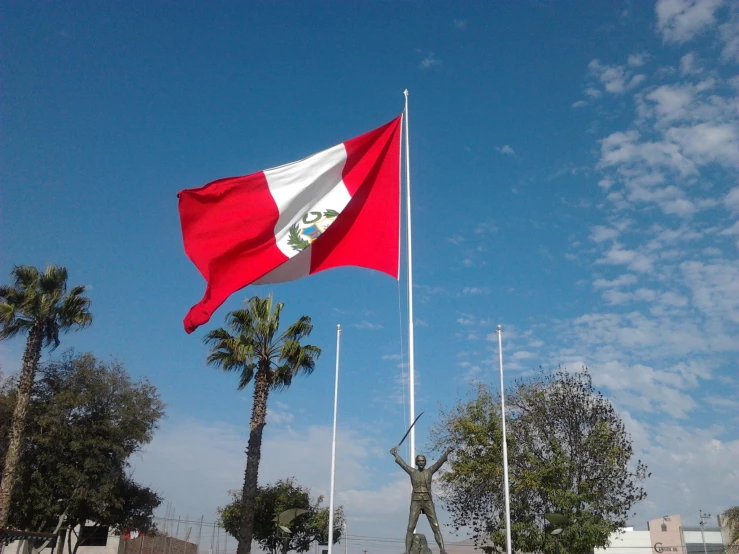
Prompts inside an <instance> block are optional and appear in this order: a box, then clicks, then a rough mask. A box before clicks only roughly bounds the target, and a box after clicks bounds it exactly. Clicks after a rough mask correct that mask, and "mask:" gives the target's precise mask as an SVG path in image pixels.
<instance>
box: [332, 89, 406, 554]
mask: <svg viewBox="0 0 739 554" xmlns="http://www.w3.org/2000/svg"><path fill="white" fill-rule="evenodd" d="M403 94H404V95H405V110H404V112H403V121H404V123H405V192H406V197H405V211H406V216H405V227H406V244H407V245H408V381H409V384H408V395H409V396H410V419H409V421H414V420H415V419H416V360H415V349H414V342H413V248H412V243H411V148H410V140H409V135H408V89H405V90H404V91H403ZM410 439H411V440H410V458H409V462H410V464H411V466H413V464H414V463H415V459H416V427H415V425H414V426H413V428H411V437H410ZM329 554H330V553H329Z"/></svg>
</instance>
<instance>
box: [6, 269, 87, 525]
mask: <svg viewBox="0 0 739 554" xmlns="http://www.w3.org/2000/svg"><path fill="white" fill-rule="evenodd" d="M10 275H11V277H12V278H13V284H12V285H10V286H8V285H0V340H3V339H8V338H12V337H14V336H16V335H20V334H27V339H26V348H25V350H24V351H23V364H22V367H21V374H20V378H19V380H18V393H17V394H18V396H17V400H16V404H15V409H14V410H13V419H12V424H11V427H10V440H9V441H8V450H7V453H6V456H5V469H4V471H3V475H2V482H1V483H0V528H4V527H6V525H7V522H8V510H9V507H10V498H11V494H12V492H13V485H14V484H15V480H16V476H17V470H18V460H19V458H20V450H21V442H22V441H23V433H24V430H25V423H26V412H27V411H28V402H29V400H30V398H31V392H32V389H33V381H34V377H35V375H36V369H37V368H38V363H39V359H40V358H41V349H42V347H44V346H51V347H52V349H54V348H56V347H57V346H59V333H61V332H63V333H66V332H69V331H72V330H77V329H83V328H85V327H87V326H89V325H90V324H91V323H92V314H91V313H90V299H89V298H87V297H86V296H84V293H85V287H84V286H78V287H74V288H72V289H71V290H70V291H69V292H67V270H66V268H64V267H58V266H55V265H51V266H48V267H47V268H46V270H45V271H44V272H43V273H42V272H40V271H39V270H38V269H36V268H35V267H33V266H29V265H22V266H15V267H14V268H13V271H11V273H10Z"/></svg>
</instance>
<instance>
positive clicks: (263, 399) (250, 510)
mask: <svg viewBox="0 0 739 554" xmlns="http://www.w3.org/2000/svg"><path fill="white" fill-rule="evenodd" d="M268 396H269V368H262V367H260V368H259V370H258V371H257V374H256V376H255V377H254V404H253V406H252V412H251V432H250V433H249V445H248V447H247V449H246V470H245V471H244V488H243V489H242V491H241V498H242V507H241V525H240V526H239V546H238V548H237V549H236V554H250V552H251V541H252V538H253V536H254V512H255V511H256V510H255V508H256V501H257V479H258V477H259V460H260V459H261V457H262V433H263V432H264V425H265V423H266V416H267V397H268Z"/></svg>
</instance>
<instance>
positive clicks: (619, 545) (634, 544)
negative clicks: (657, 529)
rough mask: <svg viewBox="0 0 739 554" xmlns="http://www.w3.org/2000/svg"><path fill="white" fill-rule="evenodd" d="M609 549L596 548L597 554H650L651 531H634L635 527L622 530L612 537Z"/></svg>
mask: <svg viewBox="0 0 739 554" xmlns="http://www.w3.org/2000/svg"><path fill="white" fill-rule="evenodd" d="M610 541H611V545H610V546H609V547H608V548H596V549H595V550H594V553H595V554H606V553H607V554H650V548H651V546H652V545H651V542H650V537H649V531H634V528H633V527H627V528H626V529H622V530H621V531H619V532H618V533H614V534H612V535H611V537H610Z"/></svg>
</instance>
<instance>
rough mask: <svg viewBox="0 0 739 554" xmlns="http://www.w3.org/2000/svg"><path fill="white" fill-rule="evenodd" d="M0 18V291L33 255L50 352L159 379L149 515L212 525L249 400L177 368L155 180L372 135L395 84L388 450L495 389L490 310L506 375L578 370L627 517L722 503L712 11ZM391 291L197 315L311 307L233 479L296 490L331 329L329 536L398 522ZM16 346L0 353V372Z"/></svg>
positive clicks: (733, 149)
mask: <svg viewBox="0 0 739 554" xmlns="http://www.w3.org/2000/svg"><path fill="white" fill-rule="evenodd" d="M0 10H2V11H1V12H0V13H1V16H2V17H0V20H1V21H2V23H0V24H1V25H2V31H1V34H2V39H0V40H1V41H2V42H1V43H0V45H1V48H2V50H1V52H2V58H1V60H0V64H1V65H0V67H1V75H2V77H1V78H2V85H1V86H2V104H0V110H2V111H1V112H0V113H1V115H2V123H1V124H2V133H1V134H0V141H2V142H1V143H0V144H1V145H2V146H1V148H0V155H1V156H2V159H0V163H1V165H0V167H1V168H2V169H1V171H2V173H1V174H0V175H1V176H2V181H1V184H0V218H1V219H0V224H1V227H0V275H5V276H7V275H8V274H9V272H10V270H11V268H12V266H13V265H14V264H33V265H37V266H44V265H46V264H49V263H56V264H62V265H65V266H66V267H67V268H68V269H69V273H70V281H71V282H72V283H74V284H86V285H89V286H90V287H91V290H90V296H91V298H92V300H93V309H94V314H95V323H94V324H93V326H92V327H91V328H90V329H89V330H86V331H84V332H82V333H77V334H74V335H69V336H67V337H65V338H64V341H63V346H62V348H66V347H74V348H76V349H77V350H80V351H84V350H91V351H93V352H95V353H96V354H97V355H99V356H102V357H106V356H115V357H117V358H118V359H120V360H122V361H123V362H124V363H125V365H126V367H127V368H128V369H129V371H130V372H131V373H132V374H133V375H135V376H142V377H143V376H146V377H148V378H149V379H150V380H151V381H152V382H153V383H154V384H156V386H157V387H158V388H159V390H160V391H161V394H162V396H163V398H164V400H165V401H166V402H167V405H168V417H167V419H166V421H164V422H163V424H162V428H161V429H160V431H159V433H158V434H157V436H156V438H155V439H154V442H153V443H152V444H151V445H149V447H148V449H147V452H146V453H145V454H143V455H142V456H141V458H140V459H137V460H136V476H137V477H138V478H139V479H141V480H143V481H145V482H146V483H148V484H151V485H152V486H154V487H156V488H157V489H158V490H160V492H161V493H162V494H163V495H164V497H165V499H166V501H167V502H168V503H171V505H172V506H173V507H174V509H175V510H176V513H177V514H178V515H183V516H184V515H190V516H197V517H199V516H200V515H201V514H202V515H203V516H204V517H205V519H206V520H208V519H213V518H214V517H215V509H216V507H217V506H219V505H223V504H224V503H225V502H226V500H227V495H226V491H227V490H228V489H233V488H238V487H240V484H241V478H242V475H243V467H244V454H243V449H244V447H245V445H246V434H247V431H248V420H249V416H250V407H251V396H250V394H249V392H248V391H244V392H241V393H239V392H237V391H236V390H235V389H236V379H235V377H234V376H230V375H224V374H220V373H219V372H217V371H216V370H214V369H212V368H208V367H207V366H206V365H205V362H204V360H205V356H206V354H207V350H206V348H205V347H204V346H203V345H202V343H201V340H200V339H201V337H202V335H203V334H204V332H205V330H206V329H203V330H202V331H198V332H196V333H195V334H193V335H191V336H188V335H186V334H185V333H184V331H183V330H182V324H181V320H182V317H183V316H184V315H185V313H186V311H187V309H188V308H189V307H190V306H191V305H192V304H194V303H195V302H196V301H197V300H198V299H199V298H200V296H201V295H202V292H203V287H204V284H203V282H202V278H201V277H200V275H199V274H198V272H197V270H196V269H195V268H194V266H192V265H191V264H190V262H189V260H188V259H187V258H186V257H185V255H184V253H183V250H182V242H181V235H180V230H179V222H178V215H177V202H176V193H177V192H178V191H179V190H181V189H183V188H190V187H196V186H200V185H202V184H204V183H206V182H208V181H211V180H214V179H217V178H221V177H226V176H230V175H240V174H246V173H251V172H254V171H258V170H260V169H264V168H268V167H272V166H276V165H279V164H282V163H286V162H289V161H293V160H297V159H300V158H302V157H304V156H306V155H308V154H311V153H313V152H316V151H319V150H322V149H324V148H327V147H329V146H332V145H334V144H336V143H338V142H341V141H343V140H346V139H348V138H351V137H354V136H357V135H359V134H361V133H362V132H364V131H367V130H369V129H372V128H374V127H377V126H379V125H380V124H382V123H384V122H386V121H388V120H389V119H391V118H393V117H394V116H396V115H397V114H398V113H400V112H401V110H402V107H403V96H402V91H403V90H404V89H405V88H408V89H409V90H410V98H411V107H410V109H411V118H410V123H411V168H412V185H413V203H412V205H413V232H414V277H415V288H414V291H415V296H416V304H415V312H416V318H417V327H416V363H417V371H418V390H417V406H418V411H421V410H425V411H426V415H425V416H424V417H423V418H422V419H421V421H420V422H419V429H418V443H419V446H420V447H423V445H424V444H425V443H426V440H427V430H428V428H429V426H430V425H431V424H432V423H433V422H434V420H435V419H436V418H437V417H438V411H439V409H440V408H445V407H446V408H448V407H450V406H451V405H452V404H453V402H454V401H455V400H456V399H457V398H459V397H464V395H465V394H466V393H467V391H468V390H469V385H470V383H474V382H475V381H485V382H491V383H495V382H496V379H497V377H496V372H495V369H496V366H495V364H494V361H495V355H496V354H495V343H494V340H495V335H494V329H495V325H496V324H498V323H501V324H503V325H504V336H505V359H506V370H507V380H508V381H509V382H510V381H511V380H513V379H514V378H516V377H520V376H522V375H524V374H525V373H526V372H527V371H530V370H531V368H534V367H537V366H539V365H544V366H556V365H557V364H562V365H566V366H568V367H570V368H579V367H581V366H582V365H583V364H585V365H587V366H588V367H590V369H591V371H592V373H593V376H594V379H595V382H596V384H597V385H598V386H599V387H600V388H602V389H603V391H604V392H605V393H606V394H607V395H608V396H609V398H611V399H612V401H613V402H614V404H615V405H616V406H617V408H618V409H619V411H620V413H621V414H622V415H623V417H624V419H625V420H626V422H627V426H628V429H629V431H630V432H631V433H632V435H633V438H634V441H635V445H636V449H637V452H638V455H639V457H640V458H642V459H643V460H645V461H646V462H647V463H648V465H649V467H650V469H651V471H652V478H651V479H650V480H649V481H648V482H647V483H646V487H647V491H648V493H649V498H648V500H647V501H645V502H643V503H641V504H640V505H639V506H638V508H637V513H636V516H635V517H634V518H633V523H634V524H635V525H637V526H643V525H644V522H645V521H646V520H647V519H649V518H652V517H657V516H661V515H664V514H666V513H681V514H682V515H683V517H684V519H685V521H686V522H688V523H691V522H697V517H698V509H699V508H702V509H704V510H708V511H710V512H712V513H715V512H716V511H718V510H720V509H723V508H726V507H727V506H729V505H730V504H732V503H736V498H735V497H733V496H732V494H731V492H732V491H736V490H737V489H738V488H739V473H737V470H736V467H735V466H736V460H737V458H738V457H739V432H738V431H737V428H738V426H737V423H738V419H737V413H738V411H737V408H739V402H737V397H736V386H737V352H738V351H739V260H738V259H737V249H738V248H739V242H738V241H739V225H738V224H737V214H738V213H739V186H738V184H737V183H738V179H737V178H738V176H739V171H738V168H739V76H737V63H738V62H739V10H737V5H736V4H735V3H732V2H729V1H728V0H724V1H722V0H703V1H696V0H659V1H658V2H656V3H655V2H619V3H615V2H598V3H592V2H584V1H577V2H538V1H522V2H465V3H442V2H415V1H407V2H364V3H359V2H351V3H350V2H346V3H340V2H325V3H308V2H252V3H248V4H246V3H244V4H240V3H235V2H221V3H204V2H203V3H196V2H190V3H186V4H185V3H180V4H174V3H164V2H148V3H143V2H141V3H99V2H90V3H84V2H75V3H51V2H50V3H30V2H29V3H20V2H16V3H6V4H4V5H3V6H2V7H0ZM404 291H405V287H404V285H403V283H402V282H401V283H400V284H399V283H397V282H395V281H393V280H392V279H390V278H388V277H386V276H384V275H381V274H376V273H373V272H369V271H363V270H359V269H353V268H347V269H337V270H332V271H329V272H325V273H323V274H319V275H316V276H313V277H311V278H309V279H305V280H301V281H298V282H294V283H288V284H284V285H279V286H272V287H259V288H253V289H247V290H244V291H241V292H240V293H237V294H235V295H234V296H233V297H232V298H231V299H230V300H229V302H228V303H227V304H226V305H224V306H223V307H222V308H221V310H219V312H217V313H216V315H215V317H214V318H213V320H212V322H211V323H212V324H211V325H210V326H207V328H211V327H214V326H217V325H219V324H220V323H221V322H222V320H223V317H224V316H225V314H226V313H227V312H228V311H229V310H231V309H235V308H237V307H239V306H240V304H241V302H242V301H243V299H244V298H246V297H247V296H250V295H251V294H266V293H268V292H272V293H273V294H274V295H275V297H276V298H277V299H278V300H280V301H283V302H285V304H286V308H285V311H284V312H283V313H284V317H285V319H286V320H287V321H291V320H293V319H295V318H297V317H298V316H300V315H302V314H308V315H310V316H311V317H312V318H313V320H314V323H315V330H314V333H313V335H312V337H311V342H312V343H314V344H316V345H319V346H321V347H322V348H323V349H324V354H323V357H322V358H321V362H320V364H319V366H318V368H317V370H316V372H315V373H314V375H313V376H311V377H309V378H305V379H300V380H298V381H296V382H295V384H294V386H293V388H292V389H291V390H290V391H288V392H285V393H281V394H275V395H273V397H272V398H271V401H270V416H269V424H268V426H267V430H266V435H265V451H264V458H263V464H262V468H261V477H262V480H263V481H270V480H275V479H278V478H281V477H285V476H288V475H295V476H296V477H297V478H298V480H299V481H301V482H303V483H304V484H306V485H309V486H311V487H312V488H313V489H314V490H315V491H316V492H323V493H325V492H327V491H328V482H329V456H330V451H329V445H330V426H331V416H332V413H331V408H332V393H333V369H334V355H335V354H334V344H335V328H336V325H337V324H341V325H342V327H343V328H344V330H345V331H344V336H343V342H342V380H341V397H340V414H339V422H340V438H339V440H340V442H339V447H338V458H339V467H338V469H337V493H338V496H337V500H338V502H340V503H342V504H343V505H344V506H345V508H346V510H347V513H348V514H349V526H350V527H349V529H350V530H349V533H350V534H352V535H367V536H381V537H393V538H401V537H402V534H403V532H404V526H405V523H404V520H405V517H406V515H405V514H406V510H407V494H408V488H407V484H406V483H405V479H406V477H405V475H404V474H403V473H402V472H400V470H399V469H398V468H397V467H396V466H395V465H394V464H393V463H392V458H391V457H390V456H389V454H387V450H388V449H389V448H390V447H391V446H392V445H393V444H394V443H395V442H397V440H398V439H399V438H400V436H402V434H403V432H404V429H405V426H406V425H407V414H406V410H407V407H406V402H407V401H406V400H405V396H404V392H403V391H404V385H403V383H404V381H403V378H404V377H403V376H404V365H403V364H404V360H405V357H406V355H407V344H406V339H405V336H404V330H403V329H402V327H403V326H402V325H401V322H402V320H403V317H405V310H404V309H400V308H399V306H402V305H403V302H404V301H405V300H404V299H405V292H404ZM22 348H23V342H22V341H20V340H14V341H9V342H5V343H2V344H0V364H1V365H2V370H3V372H4V373H6V374H7V373H10V372H12V371H15V370H17V368H18V365H19V362H20V357H21V353H22ZM423 525H424V526H425V523H424V524H423ZM422 529H425V527H423V526H422ZM447 535H449V531H447ZM450 539H451V540H454V539H453V538H452V537H450ZM393 544H394V543H391V545H390V546H388V545H387V543H385V545H384V546H383V544H380V543H360V542H356V543H355V544H354V545H353V544H352V543H350V549H355V551H356V552H357V553H358V552H359V551H360V550H361V548H362V547H363V545H364V547H368V548H369V549H370V550H371V551H385V550H387V551H388V552H389V551H395V550H397V548H396V546H394V545H393ZM398 544H399V543H398ZM367 545H369V546H367Z"/></svg>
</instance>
